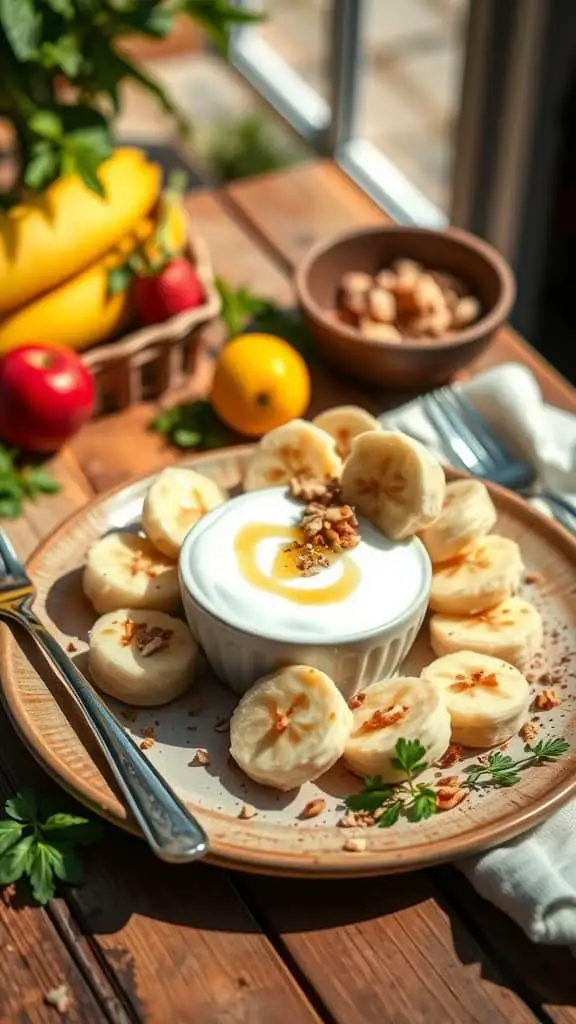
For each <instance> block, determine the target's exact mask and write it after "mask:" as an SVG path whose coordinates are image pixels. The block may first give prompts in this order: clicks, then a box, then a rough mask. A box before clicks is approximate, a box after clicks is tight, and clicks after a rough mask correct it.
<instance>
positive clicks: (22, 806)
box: [0, 790, 103, 906]
mask: <svg viewBox="0 0 576 1024" xmlns="http://www.w3.org/2000/svg"><path fill="white" fill-rule="evenodd" d="M4 813H5V815H6V817H5V818H3V819H2V820H0V886H3V885H10V884H12V883H13V882H18V881H20V879H22V878H28V880H29V882H30V887H31V890H32V895H33V897H34V899H35V900H36V902H37V903H40V904H42V905H43V906H44V905H45V904H46V903H48V901H49V900H50V899H51V898H52V896H53V895H54V892H55V888H56V883H57V881H58V880H59V881H62V882H66V883H67V884H68V885H81V884H82V881H83V879H84V872H83V868H82V863H81V861H80V859H79V857H78V854H77V852H76V847H78V846H89V845H91V844H92V843H95V842H97V841H98V840H99V839H100V838H101V836H102V831H103V829H102V825H101V824H100V822H97V821H90V820H89V819H88V818H80V817H78V816H77V815H75V814H65V813H62V812H59V811H54V809H53V807H52V805H51V803H50V802H48V801H47V800H45V799H39V798H38V797H37V796H36V794H35V793H34V792H33V791H32V790H26V791H23V792H22V793H17V794H16V795H15V796H13V797H11V798H10V799H9V800H7V801H6V803H5V805H4Z"/></svg>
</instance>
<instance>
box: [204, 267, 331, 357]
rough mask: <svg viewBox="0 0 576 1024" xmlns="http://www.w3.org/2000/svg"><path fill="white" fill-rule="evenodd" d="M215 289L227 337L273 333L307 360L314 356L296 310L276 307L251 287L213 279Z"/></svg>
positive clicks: (308, 336)
mask: <svg viewBox="0 0 576 1024" xmlns="http://www.w3.org/2000/svg"><path fill="white" fill-rule="evenodd" d="M216 287H217V289H218V291H219V293H220V299H221V300H222V309H221V312H220V316H221V318H222V320H223V321H224V323H225V324H226V327H227V328H228V334H229V337H230V338H234V337H235V336H236V335H237V334H242V333H243V332H247V333H250V334H254V333H258V334H274V335H276V336H277V337H278V338H284V341H287V342H288V343H289V344H290V345H292V348H295V349H296V351H297V352H299V353H300V355H302V356H304V358H305V359H306V360H309V359H310V358H311V357H312V356H313V343H312V338H311V336H310V334H309V333H308V331H307V330H306V328H305V327H304V325H303V323H302V319H301V317H300V314H299V312H298V310H297V309H286V308H284V307H283V306H278V305H277V304H276V303H275V302H272V301H271V300H270V299H266V298H264V297H263V296H262V295H257V294H256V293H255V292H253V291H251V290H250V288H245V287H242V288H233V287H232V286H231V285H230V284H228V282H227V281H225V280H224V279H223V278H222V277H217V278H216Z"/></svg>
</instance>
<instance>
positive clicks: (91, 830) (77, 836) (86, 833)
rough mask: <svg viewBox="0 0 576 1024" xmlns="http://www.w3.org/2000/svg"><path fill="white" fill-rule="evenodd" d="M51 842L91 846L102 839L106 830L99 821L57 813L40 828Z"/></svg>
mask: <svg viewBox="0 0 576 1024" xmlns="http://www.w3.org/2000/svg"><path fill="white" fill-rule="evenodd" d="M40 827H41V829H42V832H43V833H44V835H45V836H46V838H48V839H49V840H50V842H51V843H52V842H55V843H56V842H58V843H61V842H64V843H67V844H74V845H76V846H90V845H91V844H92V843H97V842H98V840H99V839H101V838H102V835H103V833H104V829H103V827H102V825H101V823H100V822H99V821H92V820H91V819H89V818H81V817H78V815H76V814H64V813H56V814H51V815H50V817H49V818H48V819H47V820H46V821H45V822H43V824H42V825H41V826H40Z"/></svg>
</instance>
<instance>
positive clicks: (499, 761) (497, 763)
mask: <svg viewBox="0 0 576 1024" xmlns="http://www.w3.org/2000/svg"><path fill="white" fill-rule="evenodd" d="M515 764H516V762H515V760H514V758H513V757H510V755H509V754H503V753H502V752H501V751H500V750H493V751H492V753H491V754H489V755H488V767H489V768H491V770H492V771H497V772H499V771H505V770H507V769H508V768H512V767H513V766H514V765H515Z"/></svg>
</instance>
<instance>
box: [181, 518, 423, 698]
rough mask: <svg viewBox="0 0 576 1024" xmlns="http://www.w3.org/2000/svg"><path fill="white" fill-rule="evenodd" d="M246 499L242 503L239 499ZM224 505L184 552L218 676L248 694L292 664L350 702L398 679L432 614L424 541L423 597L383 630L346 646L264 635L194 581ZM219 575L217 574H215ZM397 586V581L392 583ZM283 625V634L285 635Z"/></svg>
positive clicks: (194, 609)
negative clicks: (203, 541)
mask: <svg viewBox="0 0 576 1024" xmlns="http://www.w3.org/2000/svg"><path fill="white" fill-rule="evenodd" d="M233 500H242V499H233ZM222 508H223V506H220V507H219V508H216V509H214V510H213V511H212V512H209V513H208V514H207V515H205V516H203V518H202V520H201V521H200V522H199V523H198V524H197V526H195V527H194V529H193V530H191V531H190V533H189V534H188V536H187V538H186V540H185V541H184V544H183V546H182V550H181V552H180V560H179V575H180V589H181V592H182V601H183V604H184V610H185V612H186V618H187V620H188V624H189V626H190V629H191V631H192V634H193V636H194V638H195V639H196V641H197V642H198V643H199V645H200V647H201V648H202V649H203V651H204V653H205V655H206V658H207V659H208V662H209V664H210V666H211V667H212V669H213V671H214V673H215V674H216V676H217V677H218V678H219V679H220V680H221V681H222V682H223V683H225V684H226V685H227V686H229V687H230V689H232V690H234V691H235V692H236V693H244V692H245V691H246V690H247V689H248V688H249V687H250V686H251V685H252V684H253V683H254V682H255V681H256V680H257V679H259V678H260V677H261V676H263V675H266V674H267V673H268V672H272V671H274V670H275V669H277V668H280V667H282V666H283V665H287V664H293V665H296V664H300V665H302V664H304V665H311V666H312V667H314V668H317V669H320V670H321V671H322V672H325V673H326V674H327V675H328V676H330V678H331V679H333V680H334V682H335V683H336V685H337V686H338V688H339V689H340V691H341V692H342V694H343V695H344V697H345V698H346V699H348V698H349V697H351V696H352V695H353V694H354V693H357V692H358V691H359V690H362V689H365V688H366V687H367V686H370V685H371V684H372V683H374V682H376V681H377V680H379V679H385V678H388V677H389V676H391V675H393V674H394V672H395V671H396V669H397V668H398V666H399V665H400V663H401V662H402V661H403V660H404V658H405V657H406V656H407V654H408V652H409V651H410V648H411V647H412V645H413V643H414V641H415V639H416V636H417V634H418V630H419V629H420V626H421V625H422V621H423V619H424V616H425V614H426V609H427V605H428V596H429V592H430V583H431V577H432V571H431V566H430V560H429V558H428V555H427V553H426V551H425V549H424V546H423V545H422V544H421V543H420V541H419V540H417V539H414V540H412V541H411V542H410V544H412V545H415V550H413V552H412V555H413V556H414V555H415V556H416V560H417V563H418V567H419V573H420V584H419V587H418V589H417V594H416V596H415V598H414V600H413V601H411V603H410V604H409V606H408V607H406V608H404V609H403V610H402V611H401V614H399V615H397V616H396V617H394V618H393V619H392V621H390V619H389V620H388V621H387V622H386V623H384V624H382V626H381V627H377V628H373V629H371V630H370V631H367V632H365V633H363V632H358V633H357V634H356V635H355V636H346V637H345V638H343V640H342V641H341V642H340V641H339V642H334V641H333V640H331V641H329V642H327V641H325V640H322V639H320V638H319V639H318V640H316V638H310V637H307V638H306V640H305V641H303V642H298V641H296V640H294V639H290V640H288V639H274V638H272V637H270V636H266V635H259V633H258V622H257V618H256V616H255V617H254V621H253V622H252V621H251V622H250V629H247V628H242V629H240V628H238V626H237V625H233V624H232V623H230V622H227V621H226V618H225V614H223V613H222V611H221V610H220V609H215V608H209V607H207V606H206V605H207V601H206V599H205V598H204V595H203V594H202V593H201V591H200V590H199V587H198V585H197V581H196V580H195V578H194V545H195V543H196V541H197V540H198V535H199V534H200V533H201V532H202V531H203V530H205V529H209V528H211V527H213V525H214V523H215V522H216V521H217V520H218V518H219V516H220V514H221V510H222ZM215 571H216V570H215ZM387 582H388V586H392V587H393V586H394V580H393V579H391V580H388V581H387ZM281 628H282V627H281V624H279V632H280V631H281Z"/></svg>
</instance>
